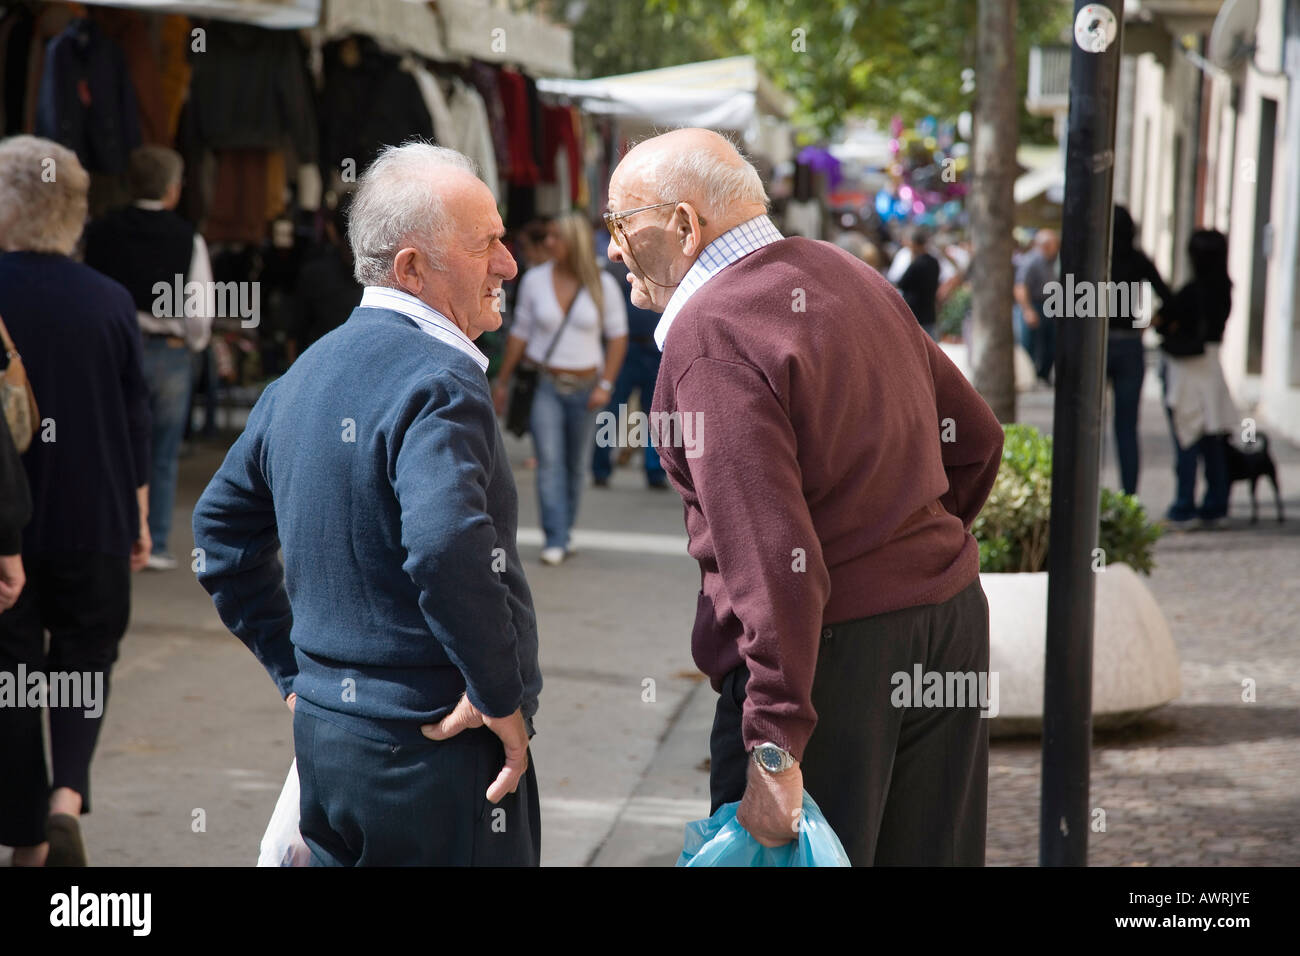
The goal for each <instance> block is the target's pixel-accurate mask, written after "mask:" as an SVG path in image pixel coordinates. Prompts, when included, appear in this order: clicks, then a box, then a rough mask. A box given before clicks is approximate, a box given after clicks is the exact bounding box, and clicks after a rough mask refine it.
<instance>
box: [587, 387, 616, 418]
mask: <svg viewBox="0 0 1300 956" xmlns="http://www.w3.org/2000/svg"><path fill="white" fill-rule="evenodd" d="M609 397H610V393H609V390H608V389H604V388H601V387H600V386H599V385H597V386H596V387H595V388H593V389H592V390H591V397H590V398H588V399H587V411H589V412H594V411H598V410H600V409H602V408H604V407H605V406H606V405H608V404H609Z"/></svg>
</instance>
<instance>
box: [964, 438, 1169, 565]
mask: <svg viewBox="0 0 1300 956" xmlns="http://www.w3.org/2000/svg"><path fill="white" fill-rule="evenodd" d="M1004 431H1005V432H1006V441H1005V443H1004V444H1003V447H1002V465H1001V467H1000V468H999V469H998V476H997V479H996V480H995V481H994V482H993V490H992V492H990V493H989V499H988V501H987V502H986V503H985V505H984V510H983V511H981V512H980V515H979V517H978V518H976V519H975V525H974V527H973V528H972V529H971V530H972V532H973V533H974V535H975V539H976V540H977V541H978V542H979V547H980V570H981V571H1045V570H1046V569H1047V555H1048V529H1049V525H1050V510H1051V501H1052V439H1051V438H1050V437H1049V436H1046V435H1043V434H1042V433H1041V432H1039V431H1038V429H1036V428H1034V427H1033V426H1031V425H1007V426H1005V427H1004ZM1100 519H1101V521H1100V528H1099V529H1098V541H1097V544H1098V547H1100V548H1101V549H1102V551H1103V552H1104V553H1105V556H1106V563H1107V564H1114V563H1115V562H1117V561H1123V562H1124V563H1125V564H1128V565H1130V566H1131V567H1132V568H1133V569H1134V570H1135V571H1141V572H1142V573H1143V574H1150V573H1151V569H1152V567H1153V566H1154V563H1153V561H1152V556H1153V553H1154V550H1155V542H1156V539H1157V538H1159V537H1160V528H1159V526H1158V525H1155V524H1152V523H1151V522H1150V521H1149V520H1148V519H1147V514H1146V509H1145V508H1143V507H1142V503H1141V502H1140V501H1138V499H1137V498H1136V497H1135V496H1133V495H1125V494H1121V493H1119V492H1116V491H1111V490H1110V489H1109V488H1103V489H1102V490H1101V502H1100Z"/></svg>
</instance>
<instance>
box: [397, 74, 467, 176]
mask: <svg viewBox="0 0 1300 956" xmlns="http://www.w3.org/2000/svg"><path fill="white" fill-rule="evenodd" d="M402 69H403V70H405V71H406V72H407V73H410V74H411V76H412V77H413V78H414V79H415V85H416V86H418V87H419V88H420V96H421V97H423V99H424V108H425V109H426V110H428V111H429V119H430V120H431V121H432V122H433V138H434V140H435V141H436V142H438V143H440V144H441V145H443V146H448V147H450V148H452V149H455V150H459V151H460V152H464V150H461V149H460V147H459V146H453V145H452V138H453V128H454V126H455V124H454V123H453V122H452V120H451V112H450V111H449V110H448V108H447V98H446V97H445V96H444V95H443V92H442V87H441V86H440V85H439V84H438V78H437V77H436V76H434V75H433V73H432V72H431V71H430V70H429V69H428V68H427V67H425V66H424V65H423V64H421V63H418V62H417V61H415V60H412V59H410V58H409V57H408V58H407V59H404V60H403V61H402Z"/></svg>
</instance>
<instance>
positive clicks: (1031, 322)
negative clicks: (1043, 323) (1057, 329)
mask: <svg viewBox="0 0 1300 956" xmlns="http://www.w3.org/2000/svg"><path fill="white" fill-rule="evenodd" d="M1020 311H1021V312H1022V313H1023V314H1024V319H1025V325H1027V326H1029V328H1031V329H1036V328H1038V313H1037V312H1035V311H1034V310H1033V309H1021V310H1020Z"/></svg>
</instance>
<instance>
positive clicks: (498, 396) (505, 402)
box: [492, 382, 510, 415]
mask: <svg viewBox="0 0 1300 956" xmlns="http://www.w3.org/2000/svg"><path fill="white" fill-rule="evenodd" d="M509 404H510V387H509V385H507V384H506V383H505V382H499V383H498V384H497V387H496V388H494V389H492V407H493V408H495V409H496V412H497V414H498V415H504V414H505V413H506V408H507V407H508V406H509Z"/></svg>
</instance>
